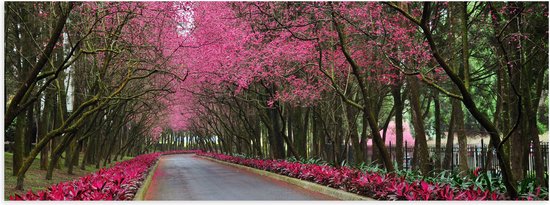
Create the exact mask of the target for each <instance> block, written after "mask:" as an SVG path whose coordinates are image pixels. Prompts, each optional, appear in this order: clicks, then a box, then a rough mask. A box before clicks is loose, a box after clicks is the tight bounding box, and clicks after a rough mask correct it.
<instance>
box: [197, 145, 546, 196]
mask: <svg viewBox="0 0 550 205" xmlns="http://www.w3.org/2000/svg"><path fill="white" fill-rule="evenodd" d="M196 154H197V155H200V156H205V157H211V158H214V159H217V160H221V161H225V162H230V163H235V164H240V165H244V166H248V167H253V168H257V169H260V170H265V171H269V172H273V173H277V174H281V175H285V176H289V177H294V178H298V179H301V180H306V181H310V182H314V183H317V184H321V185H324V186H328V187H332V188H335V189H340V190H344V191H347V192H351V193H355V194H359V195H362V196H366V197H371V198H374V199H378V200H506V199H509V198H508V197H507V196H506V195H505V194H504V192H503V191H490V190H483V189H480V188H475V187H474V186H470V187H469V188H468V189H464V188H457V187H452V186H451V185H449V184H445V183H433V182H425V181H423V180H415V181H413V182H408V181H407V180H405V177H402V176H398V175H397V174H395V173H388V174H380V173H376V172H363V171H361V170H358V169H353V168H349V167H340V168H335V167H332V166H327V165H317V164H302V163H299V162H288V161H284V160H263V159H252V158H243V157H237V156H229V155H224V154H217V153H204V152H197V153H196ZM521 199H527V200H533V199H537V200H541V199H544V197H540V188H537V189H536V191H535V193H530V194H529V196H527V197H522V198H521ZM546 200H547V199H546Z"/></svg>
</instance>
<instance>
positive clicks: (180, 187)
mask: <svg viewBox="0 0 550 205" xmlns="http://www.w3.org/2000/svg"><path fill="white" fill-rule="evenodd" d="M145 200H335V199H334V198H331V197H329V196H326V195H322V194H319V193H316V192H311V191H308V190H305V189H302V188H300V187H297V186H294V185H292V184H288V183H286V182H282V181H278V180H274V179H271V178H267V177H262V176H260V175H257V174H254V173H251V172H248V171H246V170H241V169H238V168H235V167H231V166H228V165H223V164H220V163H216V162H213V161H210V160H206V159H202V158H199V157H196V156H195V155H191V154H180V155H168V156H164V157H162V158H161V159H160V161H159V164H158V167H157V170H156V171H155V173H154V175H153V180H152V181H151V185H150V186H149V189H148V190H147V193H146V195H145Z"/></svg>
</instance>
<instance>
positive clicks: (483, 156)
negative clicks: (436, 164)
mask: <svg viewBox="0 0 550 205" xmlns="http://www.w3.org/2000/svg"><path fill="white" fill-rule="evenodd" d="M403 145H404V148H403V150H404V151H403V157H404V159H402V160H398V159H397V157H396V148H395V144H393V143H391V142H390V143H389V145H388V152H389V154H390V156H391V159H392V161H394V162H399V161H401V162H402V163H403V168H404V169H410V168H411V164H412V158H413V152H414V144H413V143H410V142H406V141H405V142H404V143H403ZM488 146H490V145H487V144H485V143H483V140H481V143H480V144H475V145H468V146H467V156H468V159H467V161H468V167H470V168H474V167H486V168H487V170H488V171H491V172H493V173H494V174H499V173H500V168H499V166H498V160H497V156H496V152H495V151H494V150H493V149H491V150H489V149H488V148H489V147H488ZM548 146H549V144H548V142H541V143H540V148H541V154H542V161H543V164H544V170H548ZM489 151H491V152H489ZM428 152H429V154H430V161H432V162H433V161H434V159H435V157H436V155H438V156H439V159H440V161H443V160H444V159H445V145H444V144H442V147H441V149H440V150H439V151H438V150H437V149H436V148H435V147H429V148H428ZM458 152H459V148H458V145H455V146H454V147H453V152H452V157H451V161H452V163H451V168H452V169H453V170H454V169H456V168H458V166H459V162H460V156H459V153H458ZM367 153H368V154H367V155H368V156H369V157H370V156H372V147H368V148H367ZM488 154H492V155H493V156H492V160H491V162H490V163H487V162H486V160H487V155H488ZM527 170H528V174H534V173H535V153H534V148H533V144H532V143H531V146H530V149H529V156H528V169H527Z"/></svg>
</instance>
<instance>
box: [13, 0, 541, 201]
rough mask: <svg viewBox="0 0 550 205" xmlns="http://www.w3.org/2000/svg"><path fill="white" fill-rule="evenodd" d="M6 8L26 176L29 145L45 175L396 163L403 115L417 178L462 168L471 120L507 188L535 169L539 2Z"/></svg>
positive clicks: (17, 149)
mask: <svg viewBox="0 0 550 205" xmlns="http://www.w3.org/2000/svg"><path fill="white" fill-rule="evenodd" d="M5 11H6V13H5V19H6V20H5V22H6V23H5V32H6V35H5V36H6V39H5V42H6V43H5V55H6V58H5V59H6V61H5V66H4V67H5V85H6V86H5V88H6V95H5V102H6V104H5V107H6V112H5V117H4V120H5V123H4V125H5V136H6V137H5V140H6V141H10V142H13V145H12V146H11V147H13V149H12V150H13V152H14V155H13V161H14V168H13V170H16V171H14V173H13V174H14V175H17V176H18V187H19V188H22V187H23V179H24V175H25V172H26V171H27V169H28V168H29V166H30V163H32V162H33V161H34V159H35V157H36V156H37V155H41V156H42V157H41V161H40V165H41V168H42V169H47V170H48V171H49V172H50V173H51V172H52V171H53V170H54V168H55V166H60V165H59V164H60V162H59V161H60V156H61V155H62V153H65V154H64V156H65V158H64V159H65V162H64V163H63V164H64V166H68V167H78V166H79V165H80V166H81V167H83V165H84V164H96V165H97V166H100V164H101V163H103V164H105V163H107V162H109V161H111V160H114V159H116V158H117V157H120V156H124V155H137V154H140V153H145V152H152V151H155V150H159V149H160V150H167V149H180V148H200V149H203V150H207V151H214V152H220V153H229V154H242V155H247V156H253V157H262V158H274V159H285V158H288V157H294V158H296V159H308V158H319V159H322V160H324V161H327V162H329V163H331V164H334V165H336V166H339V165H341V164H343V163H346V164H348V165H358V164H361V163H375V164H379V165H380V166H382V167H384V168H385V169H386V170H387V171H390V172H391V171H395V170H400V169H403V167H402V166H403V163H396V162H393V161H392V160H391V158H390V152H389V150H388V147H387V146H386V144H385V139H386V134H385V133H386V131H387V128H388V125H389V124H390V121H394V122H395V134H396V142H393V143H394V146H395V147H394V149H395V151H396V153H395V155H396V158H397V159H403V158H404V157H403V155H404V153H403V151H402V150H403V146H404V142H403V123H405V122H408V123H410V124H411V125H412V126H411V127H412V130H413V137H414V139H415V141H414V144H413V145H411V146H414V155H413V162H412V165H413V169H416V170H419V171H420V172H421V173H422V174H424V175H429V174H432V173H433V172H432V168H431V167H430V164H431V165H432V166H435V168H436V169H435V170H436V171H440V170H450V169H451V166H452V165H451V164H450V163H449V162H450V161H451V160H450V159H449V158H450V157H451V154H452V148H453V147H454V144H457V145H458V147H459V155H460V156H461V157H460V159H461V160H464V161H460V166H459V167H458V168H457V170H456V171H457V173H465V172H467V171H469V170H471V169H473V168H475V167H468V163H467V162H466V161H465V160H466V159H467V156H466V155H467V151H466V147H467V144H468V139H469V138H468V136H472V135H474V134H472V133H475V135H482V136H489V138H490V142H488V143H489V145H490V146H489V147H490V150H489V151H490V152H493V151H494V152H496V158H494V159H492V158H491V157H490V156H493V155H487V156H488V159H487V160H488V161H497V162H498V164H499V167H500V170H501V174H502V177H503V182H504V183H505V185H506V189H507V191H508V194H509V195H510V196H512V197H514V196H516V195H517V188H516V187H517V183H518V182H519V181H521V180H522V179H524V178H526V177H528V176H527V173H528V172H527V169H528V167H527V163H528V162H527V161H528V155H529V154H530V152H531V150H533V151H532V152H533V153H534V159H535V163H534V164H535V177H536V178H537V180H539V181H540V182H543V181H545V173H546V172H547V170H545V168H544V163H543V153H542V151H541V147H540V144H541V141H548V140H547V139H546V140H544V139H542V138H541V136H547V135H543V134H545V133H546V132H547V130H548V63H549V62H548V3H547V2H542V3H541V2H506V3H504V2H453V3H446V2H437V3H432V2H422V3H418V2H417V3H413V2H409V3H400V2H391V3H378V2H345V3H337V2H307V3H300V2H293V3H288V2H240V3H237V2H217V3H212V2H193V3H186V2H177V3H174V2H162V3H159V2H154V3H153V2H132V3H116V2H101V3H97V2H96V3H88V2H86V3H69V2H55V3H51V2H47V3H16V2H8V3H6V9H5ZM36 14H38V15H36ZM381 130H382V131H383V132H380V131H381ZM430 138H434V139H435V148H436V150H444V151H445V153H446V154H445V158H444V159H439V158H438V157H437V156H438V155H433V154H432V153H430V152H429V147H428V143H427V141H428V140H429V139H430ZM182 139H185V141H182ZM368 139H372V141H373V143H372V146H373V147H374V150H375V151H374V153H373V154H372V155H373V156H370V159H371V160H370V161H369V160H368V159H369V158H368V157H367V155H366V153H367V151H366V149H367V140H368ZM441 139H447V140H446V144H442V143H441V141H442V140H441ZM159 142H160V143H159ZM409 145H410V144H409ZM79 155H84V156H85V157H84V158H83V160H82V162H79V161H78V159H79ZM434 156H435V159H434V160H435V164H433V163H432V162H430V161H431V160H432V158H433V157H434ZM482 169H484V167H482ZM69 172H70V171H69ZM50 175H51V174H50ZM543 184H546V183H543Z"/></svg>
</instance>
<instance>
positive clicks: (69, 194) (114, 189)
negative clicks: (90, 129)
mask: <svg viewBox="0 0 550 205" xmlns="http://www.w3.org/2000/svg"><path fill="white" fill-rule="evenodd" d="M195 152H196V151H195V150H181V151H168V152H156V153H151V154H143V155H139V156H137V157H135V158H133V159H130V160H126V161H123V162H119V163H116V164H115V165H114V166H112V167H110V168H103V169H100V170H99V171H97V172H95V173H93V174H90V175H86V176H84V177H80V178H78V179H75V180H73V181H67V182H61V183H58V184H56V185H52V186H51V187H49V188H48V189H46V190H41V191H37V192H36V193H35V192H33V191H32V190H29V191H28V192H27V193H26V194H25V195H22V196H20V195H17V194H16V195H13V196H10V198H9V200H132V199H133V198H134V196H135V194H136V192H137V191H138V189H139V187H140V186H141V184H142V182H143V180H144V179H145V178H146V177H147V173H148V172H149V170H150V168H151V167H152V166H153V165H154V164H155V163H156V162H157V160H158V159H159V158H160V156H162V155H167V154H188V153H195ZM151 174H152V173H151Z"/></svg>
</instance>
